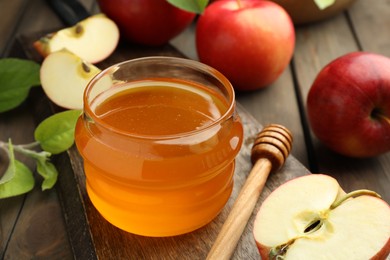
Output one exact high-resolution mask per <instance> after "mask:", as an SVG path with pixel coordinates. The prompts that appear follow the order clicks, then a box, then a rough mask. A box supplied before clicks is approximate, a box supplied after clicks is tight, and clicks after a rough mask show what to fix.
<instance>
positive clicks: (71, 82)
mask: <svg viewBox="0 0 390 260" xmlns="http://www.w3.org/2000/svg"><path fill="white" fill-rule="evenodd" d="M100 71H101V70H100V69H99V68H97V67H96V66H94V65H92V64H91V63H89V62H86V61H84V60H82V59H81V58H80V57H78V56H77V55H75V54H74V53H72V52H70V51H68V50H66V49H63V50H60V51H56V52H53V53H51V54H49V55H48V56H47V57H46V58H45V59H44V60H43V62H42V65H41V69H40V80H41V85H42V88H43V90H44V92H45V94H46V95H47V96H48V98H49V99H50V100H51V101H53V103H55V104H57V105H58V106H60V107H63V108H67V109H82V108H83V94H84V90H85V88H86V86H87V85H88V83H89V81H90V80H91V79H92V78H93V77H94V76H95V75H97V74H98V73H99V72H100ZM100 82H101V83H100V84H101V85H102V86H101V88H103V89H108V88H109V87H111V86H112V80H111V78H110V77H108V76H106V77H105V79H104V80H102V81H100Z"/></svg>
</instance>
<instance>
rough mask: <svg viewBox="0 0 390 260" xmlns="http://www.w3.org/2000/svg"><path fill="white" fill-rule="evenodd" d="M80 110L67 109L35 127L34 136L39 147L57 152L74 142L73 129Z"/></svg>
mask: <svg viewBox="0 0 390 260" xmlns="http://www.w3.org/2000/svg"><path fill="white" fill-rule="evenodd" d="M80 114H81V111H80V110H67V111H64V112H60V113H57V114H54V115H52V116H51V117H48V118H46V119H45V120H44V121H42V122H41V123H40V124H39V125H38V127H37V128H36V129H35V132H34V137H35V140H36V141H38V142H39V144H40V146H41V148H42V149H43V150H45V151H47V152H49V153H52V154H58V153H61V152H64V151H66V150H68V149H69V148H70V147H71V146H72V145H73V143H74V131H75V126H76V122H77V119H78V117H79V116H80Z"/></svg>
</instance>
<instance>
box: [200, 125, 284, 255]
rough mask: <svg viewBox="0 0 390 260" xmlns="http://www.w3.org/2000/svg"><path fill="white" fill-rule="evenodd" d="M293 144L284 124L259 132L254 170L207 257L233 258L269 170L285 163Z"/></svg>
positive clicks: (253, 152) (256, 141) (256, 140)
mask: <svg viewBox="0 0 390 260" xmlns="http://www.w3.org/2000/svg"><path fill="white" fill-rule="evenodd" d="M291 145H292V135H291V133H290V131H289V130H288V129H287V128H285V127H284V126H281V125H276V124H271V125H269V126H267V127H265V128H264V129H263V130H262V131H261V132H260V133H259V134H258V135H257V137H256V139H255V142H254V144H253V147H252V152H251V160H252V163H253V167H252V170H251V171H250V173H249V176H248V178H247V180H246V182H245V184H244V186H243V187H242V189H241V191H240V193H239V194H238V197H237V199H236V201H235V203H234V205H233V207H232V210H231V211H230V214H229V216H228V217H227V219H226V221H225V223H224V224H223V226H222V229H221V231H220V233H219V235H218V237H217V239H216V241H215V243H214V245H213V247H212V248H211V250H210V252H209V254H208V256H207V259H208V260H214V259H215V260H223V259H230V257H231V256H232V254H233V252H234V250H235V248H236V245H237V243H238V241H239V240H240V237H241V234H242V233H243V231H244V229H245V227H246V224H247V223H248V220H249V218H250V217H251V215H252V212H253V209H254V208H255V206H256V203H257V201H258V199H259V197H260V194H261V192H262V190H263V188H264V185H265V183H266V181H267V178H268V175H269V173H270V172H271V171H276V170H278V169H279V168H280V167H281V166H282V165H283V164H284V162H285V160H286V159H287V156H288V155H289V153H290V150H291Z"/></svg>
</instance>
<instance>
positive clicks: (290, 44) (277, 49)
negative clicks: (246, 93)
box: [196, 0, 295, 90]
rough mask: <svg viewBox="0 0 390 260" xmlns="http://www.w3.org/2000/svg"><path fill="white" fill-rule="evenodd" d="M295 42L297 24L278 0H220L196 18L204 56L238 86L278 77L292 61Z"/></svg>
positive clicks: (253, 86) (248, 87)
mask: <svg viewBox="0 0 390 260" xmlns="http://www.w3.org/2000/svg"><path fill="white" fill-rule="evenodd" d="M239 3H240V4H239ZM294 45H295V31H294V26H293V23H292V21H291V19H290V17H289V15H288V14H287V12H286V11H285V10H284V9H283V8H282V7H281V6H279V5H278V4H276V3H274V2H269V1H263V0H246V1H235V0H221V1H215V2H213V3H211V4H210V5H209V6H208V7H207V8H206V10H205V12H204V13H203V15H201V16H200V17H199V20H198V23H197V28H196V48H197V52H198V56H199V60H200V61H201V62H203V63H206V64H208V65H210V66H212V67H214V68H216V69H217V70H219V71H221V72H222V73H223V74H224V75H225V76H226V77H227V78H228V79H229V80H230V81H231V82H232V83H233V85H234V87H235V88H236V89H237V90H255V89H259V88H264V87H266V86H268V85H270V84H271V83H272V82H274V81H275V80H276V79H277V78H278V77H279V76H280V74H281V73H282V72H283V71H284V69H285V68H286V66H287V65H288V63H289V62H290V60H291V57H292V54H293V51H294Z"/></svg>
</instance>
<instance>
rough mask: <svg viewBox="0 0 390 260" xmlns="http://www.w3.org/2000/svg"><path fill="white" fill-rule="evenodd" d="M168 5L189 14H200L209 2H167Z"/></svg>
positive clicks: (178, 0)
mask: <svg viewBox="0 0 390 260" xmlns="http://www.w3.org/2000/svg"><path fill="white" fill-rule="evenodd" d="M167 1H168V2H169V3H170V4H172V5H174V6H176V7H177V8H180V9H183V10H185V11H188V12H191V13H197V14H201V13H203V11H204V9H205V8H206V6H207V4H208V3H209V0H167Z"/></svg>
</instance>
